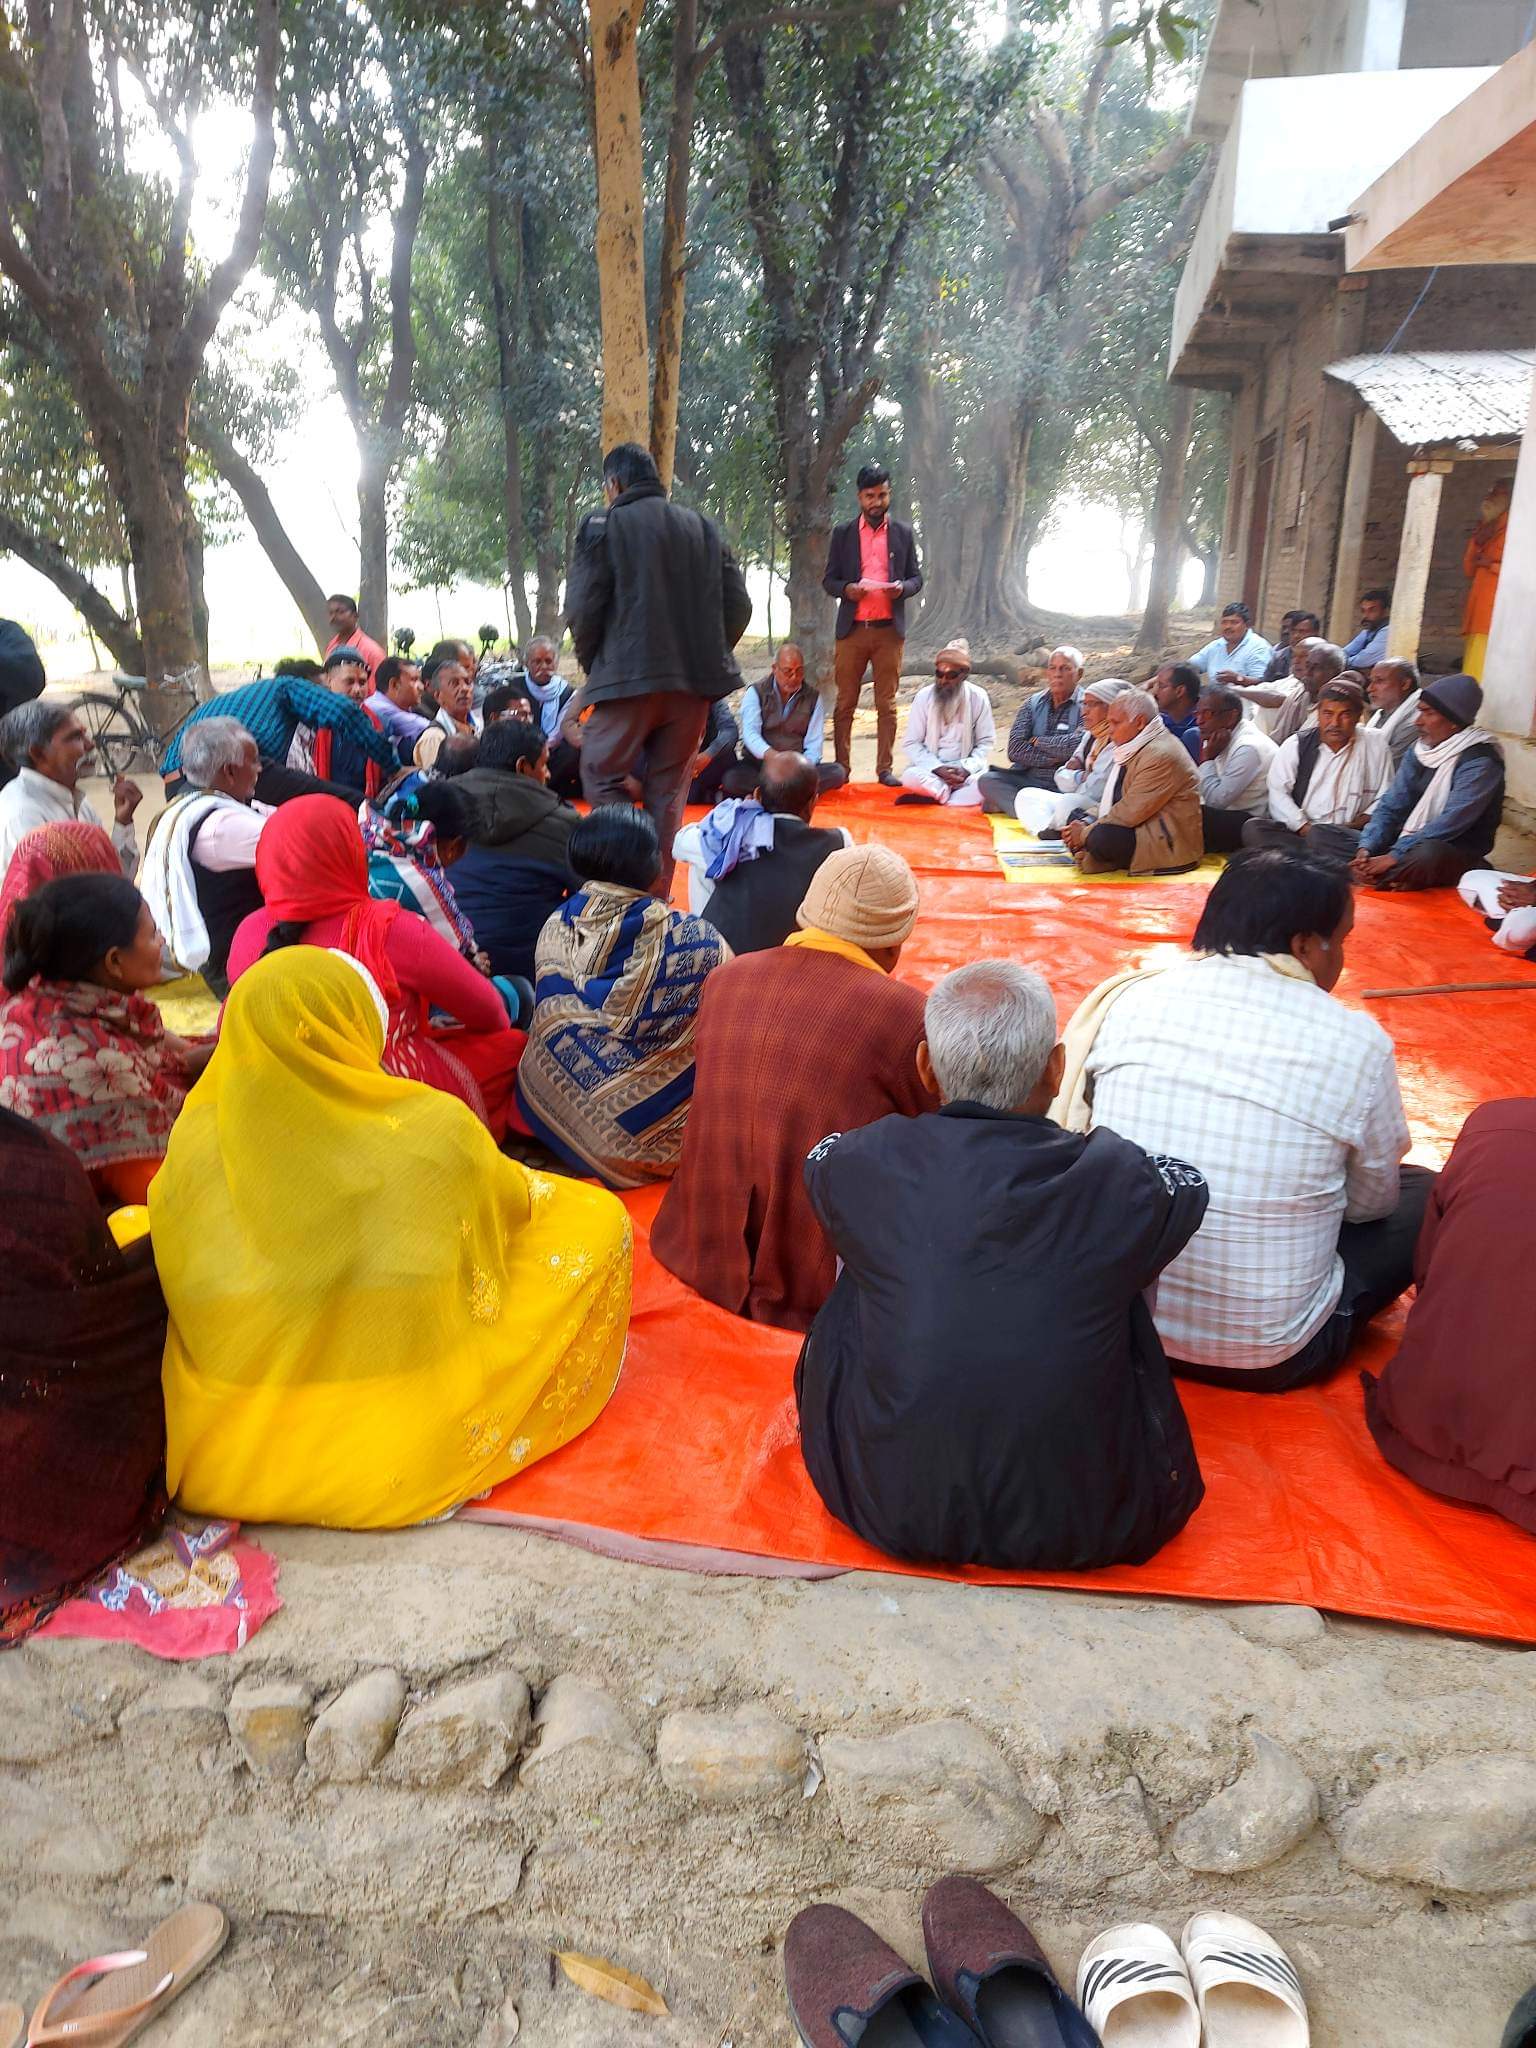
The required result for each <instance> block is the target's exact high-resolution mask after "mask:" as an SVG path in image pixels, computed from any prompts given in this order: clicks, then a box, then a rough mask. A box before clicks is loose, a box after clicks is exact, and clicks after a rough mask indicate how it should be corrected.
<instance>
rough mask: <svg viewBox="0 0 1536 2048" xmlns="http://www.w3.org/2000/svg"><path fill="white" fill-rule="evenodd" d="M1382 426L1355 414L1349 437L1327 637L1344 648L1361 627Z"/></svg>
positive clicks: (1371, 416)
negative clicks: (1363, 560)
mask: <svg viewBox="0 0 1536 2048" xmlns="http://www.w3.org/2000/svg"><path fill="white" fill-rule="evenodd" d="M1379 425H1380V422H1379V421H1378V419H1377V417H1376V415H1375V413H1373V412H1372V411H1371V408H1370V407H1369V406H1368V405H1367V406H1363V407H1362V408H1361V410H1360V411H1359V412H1357V413H1356V414H1355V424H1354V427H1353V429H1352V430H1351V432H1350V437H1349V470H1348V473H1347V475H1346V477H1345V480H1344V506H1343V510H1342V511H1341V512H1340V514H1339V555H1338V562H1337V565H1336V567H1335V569H1334V572H1333V603H1332V606H1331V607H1330V609H1329V613H1328V637H1329V639H1330V640H1332V641H1335V642H1336V643H1337V644H1338V645H1339V646H1340V647H1342V646H1343V645H1344V643H1345V641H1347V640H1353V638H1354V637H1355V632H1356V630H1357V628H1358V625H1359V620H1358V618H1357V617H1356V608H1357V607H1358V605H1359V602H1360V557H1361V555H1362V554H1363V553H1364V551H1365V520H1366V514H1367V513H1368V512H1369V511H1370V509H1371V472H1372V470H1373V469H1374V468H1375V467H1376V433H1377V428H1378V427H1379Z"/></svg>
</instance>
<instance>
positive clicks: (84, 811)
mask: <svg viewBox="0 0 1536 2048" xmlns="http://www.w3.org/2000/svg"><path fill="white" fill-rule="evenodd" d="M76 819H78V820H79V821H80V823H81V824H84V825H101V829H102V830H103V831H104V832H105V831H106V830H107V827H106V826H105V825H103V824H102V821H101V817H100V815H99V814H98V812H97V810H96V806H95V805H94V804H93V803H92V802H91V800H90V798H89V797H87V796H82V795H81V794H80V792H79V790H78V789H66V788H65V787H64V785H63V783H62V782H53V781H51V780H50V779H49V778H48V776H46V775H39V774H38V772H37V770H36V769H35V768H23V769H22V770H21V772H20V773H19V774H18V775H17V776H16V779H15V780H14V781H13V782H8V783H7V784H6V785H5V787H4V789H0V875H3V874H4V873H5V870H6V869H7V868H8V867H9V866H10V864H11V855H12V854H13V853H14V852H15V851H16V842H17V841H18V840H19V839H24V838H25V837H26V835H27V833H29V832H33V831H35V830H36V829H37V827H38V826H39V825H68V824H70V823H72V822H73V821H74V820H76ZM110 836H111V840H112V844H113V845H114V846H115V847H116V848H117V857H118V859H119V860H120V861H121V862H122V864H123V873H124V874H125V875H131V874H132V873H133V871H134V869H135V868H137V866H138V864H139V842H138V840H137V838H136V837H135V836H134V830H133V827H132V825H118V824H114V825H113V826H112V828H111V835H110Z"/></svg>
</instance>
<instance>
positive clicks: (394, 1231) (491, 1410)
mask: <svg viewBox="0 0 1536 2048" xmlns="http://www.w3.org/2000/svg"><path fill="white" fill-rule="evenodd" d="M385 1017H386V1012H385V1008H384V1004H383V999H382V998H381V997H380V995H379V993H378V990H377V989H376V988H375V987H374V985H373V983H372V982H371V980H370V979H369V977H368V975H367V973H366V971H365V970H364V969H363V968H361V967H360V966H359V965H358V964H357V963H356V962H355V961H354V960H352V959H351V958H350V957H349V956H348V955H346V954H342V953H335V952H326V951H322V950H321V949H320V948H318V947H311V946H293V947H290V948H288V949H286V950H284V951H283V952H280V953H273V954H268V955H266V956H265V957H264V958H263V959H261V960H259V961H257V962H256V964H255V965H254V966H253V967H252V968H251V969H250V970H249V972H248V973H246V974H243V975H242V976H241V977H240V979H239V981H238V982H237V983H236V984H235V987H234V989H233V990H232V992H231V994H230V998H229V1001H228V1003H227V1004H226V1005H225V1009H224V1017H223V1025H222V1029H221V1032H220V1037H219V1046H218V1050H217V1051H216V1052H215V1054H214V1056H213V1059H212V1061H211V1062H210V1064H209V1067H208V1071H207V1072H206V1074H205V1075H204V1076H203V1078H202V1081H201V1082H200V1083H199V1085H198V1086H197V1087H196V1088H195V1089H194V1090H193V1091H192V1093H191V1094H190V1095H189V1096H188V1098H187V1103H186V1107H185V1108H184V1109H183V1111H182V1113H181V1116H180V1117H179V1119H178V1120H177V1123H176V1127H175V1129H174V1131H173V1132H172V1133H171V1140H170V1145H169V1149H168V1150H167V1153H166V1160H165V1164H164V1166H163V1167H162V1168H161V1169H160V1172H159V1173H158V1174H157V1175H156V1177H155V1179H154V1181H153V1182H152V1183H151V1186H150V1201H149V1213H150V1230H151V1236H152V1239H153V1243H154V1251H155V1261H156V1264H157V1266H158V1267H159V1270H160V1279H161V1284H162V1286H163V1288H164V1290H165V1297H166V1303H167V1306H168V1307H169V1310H170V1328H169V1332H168V1334H167V1337H166V1346H165V1367H164V1375H163V1377H164V1386H165V1411H166V1437H167V1449H166V1476H167V1481H168V1484H169V1488H170V1491H171V1493H172V1494H173V1495H174V1496H175V1497H176V1498H177V1499H179V1501H180V1502H181V1503H182V1505H183V1506H184V1507H187V1508H189V1509H191V1510H192V1511H194V1512H195V1513H199V1514H211V1515H221V1516H227V1517H232V1518H238V1519H241V1520H245V1521H254V1522H266V1521H272V1522H315V1523H320V1524H322V1525H325V1526H328V1527H335V1528H351V1529H368V1528H399V1527H403V1526H405V1525H406V1524H408V1523H412V1522H420V1521H425V1520H427V1519H429V1518H431V1517H433V1516H436V1515H440V1514H442V1513H443V1512H444V1511H445V1510H447V1509H449V1508H452V1507H454V1506H456V1505H457V1504H458V1503H459V1502H461V1501H464V1500H467V1499H469V1498H471V1497H473V1496H474V1495H476V1494H479V1493H483V1492H485V1491H486V1490H487V1489H488V1488H489V1487H492V1486H495V1485H496V1484H497V1483H498V1482H499V1481H501V1480H503V1479H506V1478H507V1477H509V1476H510V1475H511V1474H512V1473H514V1472H518V1471H521V1470H522V1469H523V1467H524V1466H527V1465H531V1464H532V1463H533V1462H534V1460H535V1459H537V1458H542V1457H544V1456H546V1455H547V1454H548V1453H549V1452H550V1451H553V1450H557V1449H558V1448H559V1446H560V1445H561V1444H563V1443H568V1442H569V1441H570V1439H571V1438H572V1437H574V1436H577V1435H578V1434H579V1433H580V1432H581V1431H582V1430H584V1429H585V1428H586V1427H587V1425H588V1424H589V1423H590V1422H592V1421H593V1420H594V1419H595V1418H596V1417H597V1416H598V1414H600V1412H601V1411H602V1408H603V1405H604V1403H605V1402H606V1401H607V1399H608V1397H609V1395H610V1394H611V1393H612V1392H613V1388H614V1384H615V1382H616V1381H617V1379H618V1375H619V1367H620V1365H621V1363H622V1360H623V1352H624V1340H625V1333H626V1330H627V1328H628V1323H629V1291H630V1228H629V1218H628V1217H627V1216H626V1215H625V1213H624V1210H623V1208H622V1206H621V1205H620V1204H619V1202H618V1201H617V1200H616V1199H615V1198H614V1197H613V1196H612V1195H609V1194H606V1193H604V1192H603V1191H601V1190H600V1189H597V1188H590V1187H584V1186H578V1185H577V1184H576V1183H575V1182H573V1181H565V1180H553V1179H550V1178H547V1177H546V1176H544V1175H542V1174H537V1173H531V1172H529V1171H528V1170H527V1169H526V1168H525V1167H522V1166H520V1165H517V1164H516V1163H515V1162H514V1161H512V1160H510V1159H507V1158H505V1157H503V1155H502V1154H501V1153H500V1152H499V1151H498V1150H497V1148H496V1145H495V1142H494V1141H493V1139H492V1138H491V1136H490V1134H489V1133H488V1132H487V1130H486V1129H485V1126H484V1125H483V1124H482V1123H481V1122H480V1121H479V1119H478V1118H477V1117H476V1116H475V1115H474V1114H473V1112H472V1111H471V1110H469V1109H467V1108H465V1106H464V1105H463V1103H461V1102H458V1101H456V1100H455V1099H454V1098H453V1097H452V1096H450V1095H445V1094H443V1093H442V1092H441V1091H440V1090H438V1089H434V1088H426V1087H423V1086H422V1085H421V1084H420V1083H418V1082H415V1081H405V1080H399V1079H396V1078H395V1077H394V1076H393V1075H390V1074H386V1073H384V1072H383V1071H382V1070H381V1069H380V1066H379V1056H380V1053H381V1051H382V1049H383V1045H384V1030H385Z"/></svg>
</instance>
